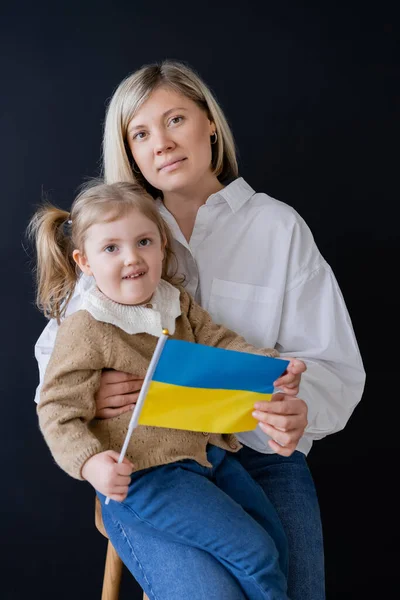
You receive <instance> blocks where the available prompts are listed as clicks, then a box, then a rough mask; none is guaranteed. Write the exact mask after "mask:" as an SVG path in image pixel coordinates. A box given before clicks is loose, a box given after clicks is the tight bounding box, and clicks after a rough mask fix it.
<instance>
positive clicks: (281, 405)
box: [254, 392, 294, 414]
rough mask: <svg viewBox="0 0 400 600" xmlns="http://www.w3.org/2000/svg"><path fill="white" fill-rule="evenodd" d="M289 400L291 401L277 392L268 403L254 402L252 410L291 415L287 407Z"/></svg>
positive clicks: (288, 397)
mask: <svg viewBox="0 0 400 600" xmlns="http://www.w3.org/2000/svg"><path fill="white" fill-rule="evenodd" d="M290 400H292V398H291V397H290V396H287V395H286V394H281V393H280V392H278V393H277V394H273V396H272V400H270V401H269V402H256V403H255V404H254V408H255V410H260V411H262V412H268V413H277V414H291V413H290V411H288V406H287V405H288V403H289V402H290ZM293 414H294V413H293Z"/></svg>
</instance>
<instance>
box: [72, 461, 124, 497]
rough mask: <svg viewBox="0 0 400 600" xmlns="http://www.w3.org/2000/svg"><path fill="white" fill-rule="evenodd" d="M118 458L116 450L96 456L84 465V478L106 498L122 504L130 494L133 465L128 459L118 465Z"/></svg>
mask: <svg viewBox="0 0 400 600" xmlns="http://www.w3.org/2000/svg"><path fill="white" fill-rule="evenodd" d="M118 458H119V454H118V452H114V450H106V451H105V452H100V453H99V454H95V455H94V456H92V457H91V458H89V459H88V460H87V461H86V462H85V464H84V465H83V467H82V477H83V478H84V479H86V481H88V482H89V483H91V484H92V486H93V487H94V489H95V490H97V491H98V492H100V493H101V494H104V496H108V497H109V498H111V500H116V501H117V502H122V501H123V500H125V498H126V496H127V494H128V488H129V484H130V481H131V477H130V476H131V475H132V471H133V465H132V463H131V462H130V461H129V460H128V459H127V458H126V457H125V458H124V460H123V461H122V462H121V463H118Z"/></svg>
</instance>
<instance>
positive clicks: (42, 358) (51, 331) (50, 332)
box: [34, 276, 93, 404]
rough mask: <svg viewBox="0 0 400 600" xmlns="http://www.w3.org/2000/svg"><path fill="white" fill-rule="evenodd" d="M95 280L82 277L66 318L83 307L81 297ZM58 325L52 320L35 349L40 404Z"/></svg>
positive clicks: (36, 395) (37, 401)
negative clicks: (41, 390)
mask: <svg viewBox="0 0 400 600" xmlns="http://www.w3.org/2000/svg"><path fill="white" fill-rule="evenodd" d="M92 282H93V279H92V278H91V277H86V276H82V277H81V278H80V279H79V282H78V284H77V286H76V288H75V292H74V294H73V296H72V298H71V300H70V302H69V304H68V308H67V313H66V316H68V315H71V314H73V313H74V312H76V311H77V310H79V308H80V305H81V295H82V292H83V290H85V289H87V288H88V287H89V286H90V285H92ZM57 331H58V324H57V321H56V320H55V319H51V320H50V321H49V322H48V323H47V325H46V327H45V328H44V329H43V331H42V333H41V334H40V336H39V338H38V340H37V342H36V344H35V348H34V352H35V358H36V361H37V364H38V369H39V384H38V386H37V388H36V393H35V402H36V403H37V404H39V401H40V389H41V387H42V384H43V378H44V374H45V372H46V369H47V365H48V363H49V360H50V356H51V353H52V351H53V348H54V343H55V339H56V336H57Z"/></svg>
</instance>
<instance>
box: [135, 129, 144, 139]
mask: <svg viewBox="0 0 400 600" xmlns="http://www.w3.org/2000/svg"><path fill="white" fill-rule="evenodd" d="M145 136H146V132H145V131H138V132H137V133H135V135H134V136H133V139H134V140H144V138H145Z"/></svg>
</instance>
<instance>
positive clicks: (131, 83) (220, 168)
mask: <svg viewBox="0 0 400 600" xmlns="http://www.w3.org/2000/svg"><path fill="white" fill-rule="evenodd" d="M103 152H104V176H105V179H106V181H107V183H113V182H115V181H121V180H122V181H135V180H136V181H138V182H139V183H141V184H142V185H143V187H145V188H146V189H147V190H148V191H149V192H150V193H151V194H152V196H153V197H154V198H155V201H156V204H157V206H158V208H159V210H160V213H161V215H162V216H163V217H164V219H165V220H166V221H167V223H168V224H169V225H170V228H171V229H172V233H173V236H174V238H175V239H174V250H175V252H176V254H177V257H178V261H179V267H180V271H181V272H183V273H184V274H185V276H186V281H187V290H188V291H189V292H190V293H191V294H192V295H193V296H194V297H195V298H196V299H197V300H198V301H199V302H200V304H202V305H203V307H204V308H206V309H207V310H208V311H209V312H210V313H211V315H212V317H213V319H214V320H215V321H216V322H219V323H222V324H224V325H225V326H227V327H230V328H231V329H233V330H235V331H238V332H239V333H240V334H241V335H243V336H244V337H245V338H246V339H247V340H248V341H249V342H250V343H252V344H254V345H256V346H270V347H276V348H277V350H278V351H279V352H280V354H281V355H282V356H285V355H286V356H288V355H290V356H297V357H298V358H301V359H302V360H304V361H305V362H306V363H307V371H306V373H304V374H303V377H302V382H301V387H300V394H299V395H300V396H301V399H299V398H293V397H288V396H285V395H284V394H276V396H275V399H274V401H272V402H271V403H269V404H266V405H265V406H264V407H263V410H261V411H258V412H257V413H256V416H257V418H258V420H259V422H260V424H259V427H258V428H257V430H256V431H254V432H244V433H243V434H241V435H239V436H238V437H239V439H240V441H241V442H242V443H243V444H244V445H245V447H244V448H243V449H242V450H241V451H240V452H239V453H238V454H237V455H236V457H237V460H239V461H240V462H241V464H242V465H244V466H245V468H246V469H247V471H248V472H249V473H250V474H251V475H252V476H253V478H254V479H255V480H256V481H257V482H258V483H259V484H260V485H261V487H263V488H264V489H265V491H266V492H267V495H268V496H269V498H270V499H271V501H272V503H273V504H274V506H275V508H276V510H277V511H278V514H279V516H280V519H281V521H282V524H283V527H284V529H285V532H286V535H287V538H288V542H289V580H288V596H289V597H290V598H291V599H292V600H320V599H322V598H324V596H325V594H324V561H323V541H322V532H321V522H320V515H319V507H318V500H317V496H316V492H315V488H314V484H313V481H312V478H311V475H310V472H309V469H308V467H307V462H306V455H307V453H308V452H309V450H310V448H311V446H312V443H313V441H314V440H316V439H320V438H322V437H324V436H326V435H328V434H331V433H334V432H336V431H339V430H340V429H342V428H343V427H344V426H345V424H346V423H347V420H348V419H349V417H350V415H351V413H352V411H353V410H354V407H355V406H356V405H357V403H358V402H359V400H360V398H361V395H362V392H363V387H364V382H365V373H364V369H363V365H362V361H361V357H360V353H359V350H358V347H357V342H356V339H355V336H354V332H353V329H352V326H351V321H350V318H349V315H348V312H347V309H346V306H345V304H344V301H343V298H342V295H341V292H340V290H339V288H338V284H337V282H336V279H335V277H334V275H333V273H332V271H331V269H330V267H329V265H327V263H326V261H325V260H324V259H323V257H322V256H321V254H320V253H319V251H318V249H317V247H316V245H315V243H314V240H313V237H312V234H311V232H310V230H309V228H308V227H307V225H306V223H305V222H304V221H303V220H302V218H301V217H300V216H299V215H298V214H297V213H296V211H294V210H293V209H292V208H291V207H289V206H287V205H286V204H283V203H281V202H279V201H277V200H274V199H273V198H271V197H269V196H267V195H266V194H259V193H256V192H255V191H254V190H253V189H252V188H251V187H250V186H249V185H248V184H247V183H246V182H245V181H244V180H243V179H242V178H238V169H237V162H236V158H235V149H234V142H233V137H232V134H231V132H230V130H229V126H228V124H227V122H226V119H225V117H224V115H223V113H222V111H221V109H220V107H219V106H218V104H217V102H216V100H215V98H214V97H213V95H212V94H211V92H210V90H209V89H208V88H207V86H206V85H205V84H204V83H203V82H202V81H201V79H200V78H199V77H198V75H197V74H196V73H195V72H194V71H193V70H192V69H190V68H188V67H187V66H185V65H183V64H180V63H175V62H171V61H165V62H164V63H162V64H161V65H149V66H145V67H143V68H142V69H140V70H139V71H137V72H135V73H133V74H132V75H130V76H129V77H127V78H126V79H125V80H124V81H123V82H122V83H121V84H120V85H119V86H118V88H117V89H116V91H115V93H114V95H113V97H112V99H111V101H110V104H109V106H108V110H107V117H106V123H105V131H104V147H103ZM81 285H82V286H84V285H85V281H83V280H82V282H81ZM77 308H79V291H78V294H77V295H76V297H75V298H74V299H73V301H72V302H71V304H70V308H69V310H70V312H72V311H73V310H76V309H77ZM55 332H56V324H55V323H54V322H51V323H50V324H49V325H48V326H47V328H46V330H45V331H44V332H43V334H42V336H41V337H40V339H39V340H38V343H37V345H36V356H37V358H38V361H39V368H40V371H41V374H42V375H43V372H44V369H45V366H46V362H47V359H48V354H49V353H50V352H51V348H52V345H53V343H54V336H55ZM140 385H141V381H140V380H136V381H135V379H134V378H132V377H131V376H127V375H123V374H120V373H107V374H105V375H104V376H103V380H102V386H101V389H100V392H99V394H98V400H97V404H98V416H102V417H106V418H107V417H109V416H112V415H118V414H119V413H120V412H122V411H123V410H128V409H129V408H130V407H131V406H132V404H133V403H134V402H135V399H136V396H137V393H136V392H137V390H138V388H140ZM122 405H123V408H118V407H121V406H122ZM109 527H110V530H109V534H110V537H111V539H113V534H112V527H114V528H115V531H117V530H118V528H119V524H118V523H113V524H109ZM115 537H117V536H115ZM117 550H118V552H119V553H120V555H121V557H122V558H123V560H124V562H125V563H126V564H127V565H128V566H129V568H130V569H131V570H132V572H133V573H134V574H135V573H137V572H138V571H141V572H142V573H144V576H145V577H146V578H151V583H152V585H153V589H154V590H155V594H156V595H157V594H158V597H162V598H171V599H172V598H174V599H176V598H183V597H189V595H190V596H191V597H192V598H212V597H214V598H218V599H220V598H229V599H233V598H240V597H241V596H240V591H239V590H237V589H235V590H234V588H233V587H232V586H233V583H232V581H230V580H229V577H228V576H227V573H226V572H224V570H223V569H219V568H217V565H215V564H214V563H213V561H212V560H210V557H209V556H208V555H207V554H205V553H202V552H201V551H200V550H198V551H197V552H196V551H195V550H194V551H193V552H192V553H191V556H190V563H188V556H187V554H186V553H185V550H184V549H182V548H181V547H179V545H176V544H172V543H171V544H169V547H168V548H166V544H165V543H164V542H163V541H161V540H159V539H157V537H156V536H154V538H153V539H149V538H148V537H146V539H139V538H138V537H132V536H129V535H128V534H127V536H126V543H125V546H124V547H121V546H117ZM160 557H162V561H161V558H160ZM165 557H167V559H166V558H165ZM160 565H162V567H160ZM205 570H207V577H204V576H203V574H204V572H205ZM200 586H203V587H202V588H201V587H200ZM207 586H210V587H209V588H208V587H207ZM199 590H201V591H199ZM227 590H229V591H228V592H227ZM226 594H228V595H226Z"/></svg>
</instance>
